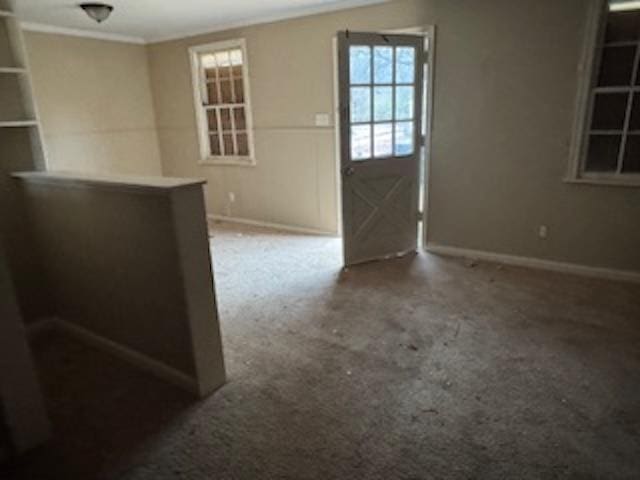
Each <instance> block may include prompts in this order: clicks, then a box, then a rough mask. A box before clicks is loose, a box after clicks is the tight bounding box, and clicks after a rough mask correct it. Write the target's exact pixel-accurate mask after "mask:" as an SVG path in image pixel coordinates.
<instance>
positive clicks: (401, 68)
mask: <svg viewBox="0 0 640 480" xmlns="http://www.w3.org/2000/svg"><path fill="white" fill-rule="evenodd" d="M415 69H416V49H415V48H413V47H398V48H396V83H413V82H414V78H415Z"/></svg>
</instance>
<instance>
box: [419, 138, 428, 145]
mask: <svg viewBox="0 0 640 480" xmlns="http://www.w3.org/2000/svg"><path fill="white" fill-rule="evenodd" d="M420 146H421V147H426V146H427V136H426V135H420Z"/></svg>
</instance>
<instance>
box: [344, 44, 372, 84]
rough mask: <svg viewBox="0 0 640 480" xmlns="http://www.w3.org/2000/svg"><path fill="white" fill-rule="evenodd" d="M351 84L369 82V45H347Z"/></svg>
mask: <svg viewBox="0 0 640 480" xmlns="http://www.w3.org/2000/svg"><path fill="white" fill-rule="evenodd" d="M349 72H350V78H351V85H363V84H368V83H371V47H367V46H352V47H349Z"/></svg>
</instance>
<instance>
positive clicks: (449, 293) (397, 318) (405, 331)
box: [0, 225, 640, 480]
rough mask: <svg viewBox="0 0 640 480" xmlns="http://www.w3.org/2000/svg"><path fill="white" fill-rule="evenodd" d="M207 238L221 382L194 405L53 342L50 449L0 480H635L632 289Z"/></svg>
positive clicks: (112, 363) (637, 430) (637, 331)
mask: <svg viewBox="0 0 640 480" xmlns="http://www.w3.org/2000/svg"><path fill="white" fill-rule="evenodd" d="M339 247H340V246H339V241H338V240H335V239H331V238H322V237H308V236H302V235H287V234H279V233H274V232H269V231H263V230H259V229H249V228H242V227H231V226H223V225H216V226H215V237H214V239H213V254H214V258H215V268H216V283H217V290H218V299H219V303H220V313H221V317H222V331H223V336H224V345H225V355H226V359H227V367H228V375H229V382H228V384H227V385H226V386H225V387H223V388H222V389H221V390H219V391H218V392H217V393H216V394H215V395H214V396H212V397H211V398H209V399H207V400H205V401H201V402H193V401H192V400H191V399H190V398H189V397H188V396H187V395H185V394H183V393H182V392H180V391H178V390H176V389H174V388H172V387H169V386H166V385H164V384H162V383H160V382H158V381H156V380H155V379H153V378H150V377H147V376H146V375H144V374H141V373H139V372H137V371H135V370H134V369H132V368H130V367H128V366H127V365H126V364H123V363H121V362H119V361H117V360H115V359H112V358H110V357H109V356H107V355H104V354H102V353H100V352H96V351H94V350H91V349H89V348H86V347H84V346H82V345H79V344H77V343H74V342H73V341H70V340H66V339H63V338H60V337H56V338H43V339H41V340H40V341H39V342H38V344H37V349H36V351H37V357H38V361H39V365H40V369H41V374H42V379H43V382H44V385H45V390H46V395H47V398H48V403H49V409H50V411H51V415H52V419H53V422H54V426H55V432H56V437H55V440H54V441H52V442H51V444H50V445H48V446H47V447H45V448H43V449H41V450H39V451H35V452H33V453H32V454H30V455H28V456H27V457H25V458H24V459H23V460H21V461H20V462H19V463H17V464H14V465H12V466H9V467H6V466H5V467H2V469H0V478H3V479H4V478H21V479H27V478H28V479H41V478H43V479H44V478H59V479H67V480H68V479H76V478H77V479H83V480H86V479H91V478H123V479H149V480H151V479H154V480H158V479H292V480H293V479H295V480H303V479H321V480H328V479H376V480H393V479H431V478H436V479H470V478H474V479H553V478H571V479H590V478H593V479H596V478H598V479H600V478H602V479H604V478H606V479H635V478H640V454H639V452H640V286H639V285H630V284H624V283H616V282H606V281H600V280H593V279H586V278H580V277H573V276H570V275H562V274H555V273H549V272H542V271H534V270H526V269H518V268H510V267H504V268H502V267H499V266H497V265H492V264H483V263H481V264H479V265H477V266H470V265H469V264H468V263H467V262H465V261H462V260H455V259H446V258H439V257H435V256H431V255H418V256H416V257H411V258H405V259H401V260H394V261H388V262H382V263H372V264H369V265H364V266H361V267H357V268H352V269H350V270H349V271H347V272H344V273H341V271H340V248H339Z"/></svg>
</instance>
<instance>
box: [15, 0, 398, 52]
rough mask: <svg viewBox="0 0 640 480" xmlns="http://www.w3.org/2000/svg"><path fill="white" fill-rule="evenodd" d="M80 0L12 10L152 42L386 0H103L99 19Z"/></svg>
mask: <svg viewBox="0 0 640 480" xmlns="http://www.w3.org/2000/svg"><path fill="white" fill-rule="evenodd" d="M81 1H82V0H77V1H74V0H17V2H16V11H17V13H18V16H19V18H20V20H21V21H22V22H26V23H27V24H31V25H29V26H31V27H32V28H35V29H37V28H38V27H40V28H41V29H44V28H43V26H44V25H46V26H49V27H58V28H65V29H75V30H86V31H89V32H92V33H95V34H96V35H102V36H109V35H111V36H121V37H122V38H121V39H123V40H126V39H129V40H132V41H135V40H138V41H146V42H153V41H160V40H168V39H172V38H179V37H184V36H188V35H194V34H198V33H204V32H210V31H216V30H223V29H226V28H232V27H234V26H240V25H249V24H253V23H261V22H266V21H272V20H279V19H283V18H291V17H296V16H302V15H308V14H313V13H319V12H323V11H331V10H339V9H342V8H350V7H354V6H359V5H365V4H372V3H381V2H382V1H385V0H105V2H106V3H109V4H111V5H113V6H114V7H115V9H114V12H113V13H112V15H111V17H110V18H109V19H108V20H107V21H106V22H104V23H102V24H97V23H96V22H95V21H93V20H91V19H90V18H89V17H87V15H86V14H85V13H84V12H83V11H82V10H81V9H80V8H79V7H78V6H77V4H78V3H80V2H81ZM76 33H77V32H76Z"/></svg>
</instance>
